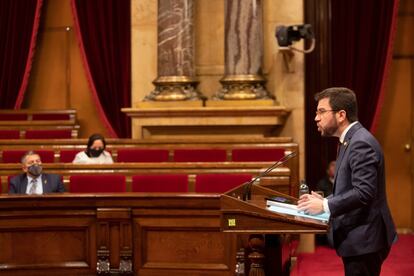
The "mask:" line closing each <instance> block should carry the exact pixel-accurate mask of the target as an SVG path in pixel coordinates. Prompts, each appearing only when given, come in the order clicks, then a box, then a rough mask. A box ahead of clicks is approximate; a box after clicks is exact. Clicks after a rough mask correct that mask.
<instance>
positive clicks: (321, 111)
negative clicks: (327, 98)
mask: <svg viewBox="0 0 414 276" xmlns="http://www.w3.org/2000/svg"><path fill="white" fill-rule="evenodd" d="M338 111H339V110H334V109H330V110H325V109H318V110H316V111H315V114H316V116H322V115H323V114H325V113H326V112H338Z"/></svg>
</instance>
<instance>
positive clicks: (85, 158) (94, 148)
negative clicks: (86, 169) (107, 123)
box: [72, 134, 114, 164]
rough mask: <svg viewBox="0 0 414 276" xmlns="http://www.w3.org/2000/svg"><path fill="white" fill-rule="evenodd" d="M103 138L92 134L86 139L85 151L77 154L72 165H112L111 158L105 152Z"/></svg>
mask: <svg viewBox="0 0 414 276" xmlns="http://www.w3.org/2000/svg"><path fill="white" fill-rule="evenodd" d="M105 148H106V142H105V138H104V137H103V136H102V135H100V134H93V135H91V136H90V137H89V139H88V144H87V145H86V150H85V151H81V152H78V153H77V154H76V156H75V159H73V161H72V163H74V164H112V163H114V161H113V159H112V156H111V154H110V153H109V152H107V151H106V150H105Z"/></svg>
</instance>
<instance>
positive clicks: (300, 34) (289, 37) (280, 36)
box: [275, 24, 315, 53]
mask: <svg viewBox="0 0 414 276" xmlns="http://www.w3.org/2000/svg"><path fill="white" fill-rule="evenodd" d="M275 35H276V39H277V44H278V45H279V47H281V48H289V49H292V50H295V51H299V52H303V53H310V52H312V51H313V49H314V48H315V36H314V34H313V31H312V26H311V25H310V24H304V25H292V26H283V25H281V26H277V27H276V33H275ZM302 38H303V39H310V40H311V46H310V47H309V49H306V50H301V49H298V48H295V47H293V46H292V44H293V42H295V41H299V40H301V39H302Z"/></svg>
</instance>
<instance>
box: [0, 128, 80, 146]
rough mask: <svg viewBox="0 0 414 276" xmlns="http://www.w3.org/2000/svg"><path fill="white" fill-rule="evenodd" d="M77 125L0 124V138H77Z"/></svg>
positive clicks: (7, 139)
mask: <svg viewBox="0 0 414 276" xmlns="http://www.w3.org/2000/svg"><path fill="white" fill-rule="evenodd" d="M78 133H79V125H38V124H28V125H16V124H11V125H8V126H5V125H1V124H0V140H2V141H6V142H7V141H9V140H10V139H13V140H15V139H21V140H23V139H34V140H35V139H42V140H43V139H72V138H77V137H78Z"/></svg>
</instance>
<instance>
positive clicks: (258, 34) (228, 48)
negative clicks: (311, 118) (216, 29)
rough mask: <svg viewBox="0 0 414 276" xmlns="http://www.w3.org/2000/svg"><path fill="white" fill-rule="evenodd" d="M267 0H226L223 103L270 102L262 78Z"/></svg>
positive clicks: (220, 94)
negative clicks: (235, 101) (264, 0)
mask: <svg viewBox="0 0 414 276" xmlns="http://www.w3.org/2000/svg"><path fill="white" fill-rule="evenodd" d="M262 2H263V0H225V50H224V54H225V74H224V76H223V78H222V79H221V80H220V82H221V84H222V89H221V90H220V91H219V92H218V93H217V94H216V95H215V96H214V99H219V100H220V99H221V100H254V99H269V98H271V97H270V96H269V93H268V92H267V91H266V88H265V87H264V84H265V82H266V79H265V78H264V77H263V75H262V65H263V22H262V21H263V13H262V8H263V7H262Z"/></svg>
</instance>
